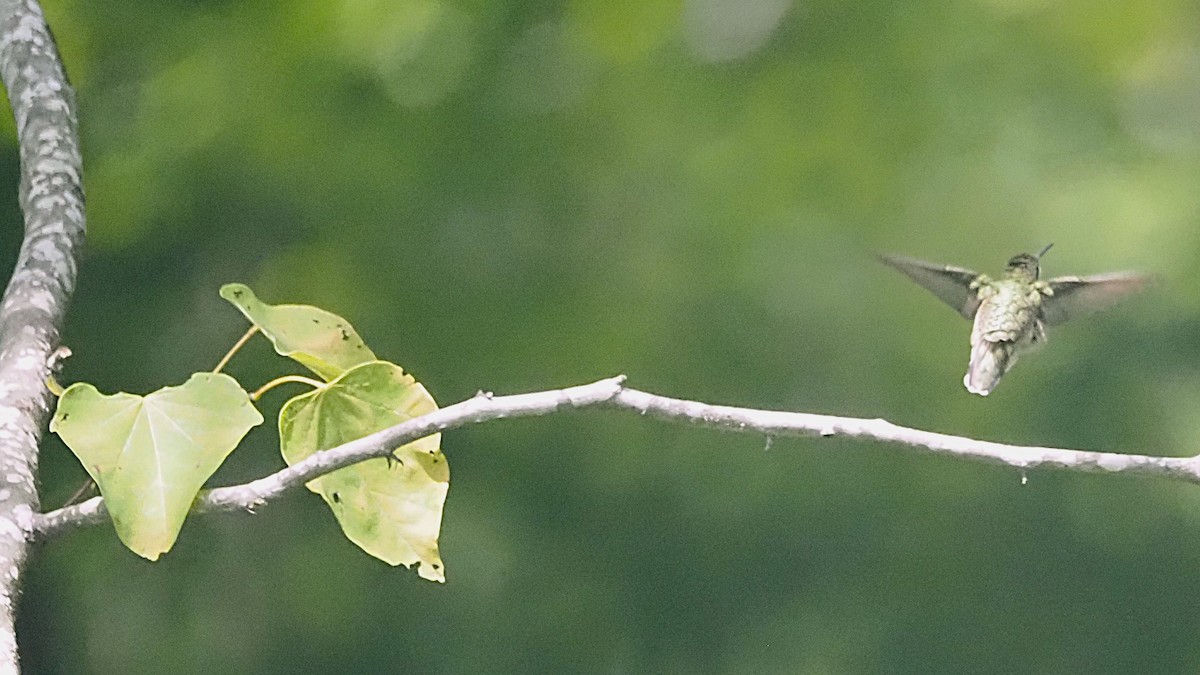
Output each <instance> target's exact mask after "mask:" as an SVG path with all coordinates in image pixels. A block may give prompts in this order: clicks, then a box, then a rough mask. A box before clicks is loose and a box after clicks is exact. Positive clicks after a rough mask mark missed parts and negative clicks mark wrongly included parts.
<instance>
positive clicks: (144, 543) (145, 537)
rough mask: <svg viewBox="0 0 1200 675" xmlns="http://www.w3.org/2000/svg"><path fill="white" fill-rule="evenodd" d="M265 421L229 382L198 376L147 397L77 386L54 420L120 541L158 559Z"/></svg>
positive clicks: (70, 389)
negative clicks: (203, 491)
mask: <svg viewBox="0 0 1200 675" xmlns="http://www.w3.org/2000/svg"><path fill="white" fill-rule="evenodd" d="M262 421H263V418H262V415H260V414H259V412H258V410H256V409H255V408H254V405H253V404H251V403H250V397H249V396H248V395H247V394H246V392H245V391H244V390H243V389H242V388H241V387H240V386H239V385H238V383H237V381H236V380H234V379H233V378H232V377H229V376H228V375H220V374H214V373H196V374H195V375H192V377H191V378H190V379H189V380H188V381H187V382H186V383H184V384H183V385H181V386H178V387H166V388H163V389H159V390H158V391H156V392H154V393H153V394H150V395H148V396H135V395H133V394H126V393H119V394H113V395H111V396H106V395H104V394H101V393H100V392H99V391H97V390H96V388H95V387H93V386H92V385H90V384H85V383H77V384H73V385H71V386H70V387H68V388H67V390H66V391H64V392H63V394H62V396H60V397H59V399H58V409H57V411H56V412H55V413H54V419H53V420H51V421H50V430H51V431H53V432H55V433H57V434H58V435H59V437H61V438H62V439H63V442H64V443H66V444H67V446H68V447H70V448H71V451H72V452H74V453H75V456H76V457H78V458H79V461H80V462H82V463H83V466H84V468H85V469H87V472H88V473H89V474H90V475H91V476H92V479H93V480H95V481H96V485H97V486H99V487H100V493H101V494H102V495H104V504H105V506H106V507H107V508H108V512H109V514H110V515H111V516H112V520H113V525H115V526H116V529H117V536H119V537H120V538H121V541H123V542H124V543H125V545H126V546H128V547H129V548H130V550H132V551H133V552H134V553H137V554H138V555H140V556H142V557H145V558H149V559H150V560H157V559H158V556H159V555H161V554H163V553H166V552H167V551H169V550H170V549H171V546H172V545H173V544H174V543H175V538H176V537H177V536H178V534H179V529H180V528H181V527H183V520H184V518H185V517H186V516H187V512H188V509H190V508H191V505H192V502H193V501H194V500H195V498H196V494H197V493H198V492H199V491H200V488H201V487H202V486H203V485H204V482H205V481H206V480H208V478H209V476H212V474H213V472H215V471H216V470H217V467H219V466H221V463H222V462H223V461H225V458H226V457H227V456H229V453H230V452H233V449H234V448H235V447H237V444H238V443H239V442H240V441H241V440H242V437H243V436H245V435H246V432H248V431H250V429H251V428H252V427H255V426H257V425H259V424H262Z"/></svg>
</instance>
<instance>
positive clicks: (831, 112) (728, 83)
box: [0, 0, 1200, 673]
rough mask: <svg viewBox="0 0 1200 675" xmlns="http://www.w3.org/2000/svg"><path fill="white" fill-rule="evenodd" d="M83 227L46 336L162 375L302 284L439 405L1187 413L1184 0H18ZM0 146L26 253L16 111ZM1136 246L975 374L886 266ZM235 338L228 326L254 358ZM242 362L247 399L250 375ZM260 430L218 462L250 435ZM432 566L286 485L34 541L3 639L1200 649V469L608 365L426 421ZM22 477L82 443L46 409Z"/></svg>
mask: <svg viewBox="0 0 1200 675" xmlns="http://www.w3.org/2000/svg"><path fill="white" fill-rule="evenodd" d="M45 4H46V11H47V15H48V17H49V20H50V22H51V25H52V27H53V28H54V30H55V33H56V35H57V37H58V40H59V44H60V47H61V50H62V53H63V55H64V58H65V61H66V64H67V66H68V69H69V71H70V73H71V76H72V78H73V81H74V83H75V84H76V86H77V88H78V93H79V103H80V109H81V113H80V115H81V125H82V135H83V147H84V154H85V166H86V176H85V182H86V187H87V194H88V207H89V225H90V227H89V252H88V257H87V260H86V264H85V265H84V267H83V268H82V273H81V279H80V287H79V291H78V293H77V295H76V299H75V302H74V304H73V308H72V313H71V317H70V323H69V325H68V327H67V340H68V344H69V345H70V346H71V348H72V349H73V350H74V352H75V356H74V357H73V358H72V360H71V361H69V362H68V364H67V368H66V371H65V373H64V380H65V381H71V380H87V381H90V382H95V383H97V384H98V385H100V386H101V387H102V388H104V389H105V390H118V389H121V390H126V391H142V392H148V391H152V390H154V389H157V388H158V387H160V386H163V385H167V384H174V383H178V382H181V381H183V379H185V378H186V376H187V375H188V374H190V373H191V372H193V371H194V370H198V369H203V368H209V367H211V366H212V364H215V362H216V361H217V359H219V358H220V356H221V355H222V354H223V353H224V352H225V350H226V349H227V348H228V347H229V345H230V344H232V342H233V341H234V340H236V339H237V337H238V336H239V335H240V334H241V332H242V331H243V330H244V322H243V321H242V319H241V317H239V316H237V313H236V311H234V310H232V309H231V308H230V307H229V306H228V305H227V304H226V303H224V302H223V301H222V300H221V299H220V298H219V297H218V296H217V289H218V288H219V287H220V286H221V284H223V283H225V282H229V281H241V282H245V283H249V284H251V285H252V286H254V287H255V288H256V289H258V290H259V291H260V292H261V295H262V296H263V298H264V299H265V300H267V301H269V302H303V303H310V304H315V305H319V306H321V307H326V308H329V309H330V310H332V311H335V312H337V313H338V314H340V315H342V316H345V317H346V318H347V319H349V320H350V321H351V322H353V323H354V325H355V326H356V327H357V328H358V329H359V331H360V332H361V333H362V334H363V336H364V337H365V338H366V339H367V341H368V342H370V344H372V346H373V347H374V348H375V350H376V351H377V352H378V353H379V354H380V356H381V357H382V358H386V359H389V360H394V361H396V362H397V363H400V364H402V365H403V366H404V367H405V369H406V370H409V371H411V372H412V373H414V374H415V375H416V377H417V378H419V379H420V381H421V382H422V383H424V384H425V385H426V386H427V387H428V388H429V390H430V391H431V392H432V393H433V395H434V396H435V397H436V398H437V399H438V401H439V402H441V403H442V404H448V403H452V402H454V401H457V400H460V399H463V398H466V397H468V396H471V395H472V394H474V393H475V392H476V391H477V390H479V389H484V390H490V391H495V392H498V393H510V392H519V391H526V390H534V389H545V388H550V387H555V386H561V385H568V384H575V383H580V382H584V381H591V380H594V379H598V378H600V377H604V376H609V375H613V374H616V373H622V372H623V373H627V374H628V375H629V376H630V382H631V384H632V385H634V386H636V387H639V388H643V389H648V390H650V391H655V392H659V393H663V394H668V395H675V396H684V397H689V398H697V399H702V400H708V401H713V402H722V403H729V404H738V405H747V406H753V407H763V408H780V409H789V410H804V411H812V412H831V413H837V414H844V415H859V416H870V417H876V416H878V417H885V418H887V419H889V420H892V421H894V422H897V423H900V424H907V425H913V426H918V427H922V428H928V429H934V430H938V431H943V432H947V433H959V434H967V435H972V436H976V437H980V438H986V439H993V440H1000V441H1007V442H1013V443H1036V444H1046V445H1059V446H1063V447H1077V448H1087V449H1094V450H1111V451H1129V452H1145V453H1154V454H1175V455H1184V454H1193V453H1195V452H1196V450H1197V447H1198V445H1200V412H1198V411H1200V407H1198V406H1200V359H1198V357H1200V322H1197V320H1196V317H1197V314H1198V312H1200V294H1198V293H1197V292H1196V291H1197V290H1198V289H1197V287H1198V285H1200V278H1198V275H1197V272H1196V270H1197V269H1198V267H1200V228H1197V227H1196V226H1195V225H1196V221H1197V218H1198V217H1200V190H1198V189H1197V186H1196V183H1197V176H1198V175H1200V115H1197V113H1196V111H1197V108H1200V32H1197V30H1196V26H1197V25H1200V8H1198V7H1197V5H1196V3H1194V2H1182V1H1180V0H1161V1H1159V2H1153V3H1128V2H1113V1H1109V0H1101V1H1100V2H1094V1H1090V0H1061V1H1060V2H1049V1H1047V0H967V1H965V2H956V3H945V2H935V1H932V0H910V1H908V2H896V1H892V2H885V1H882V0H872V1H868V2H853V3H850V2H843V1H841V0H806V1H804V2H790V1H789V0H619V1H618V0H571V1H568V2H556V3H548V2H519V1H513V0H497V1H492V2H483V1H482V0H274V1H270V0H268V1H264V2H251V3H239V2H227V1H225V2H223V1H219V0H212V1H207V2H206V1H201V0H164V1H163V2H156V3H145V2H139V1H134V0H109V1H108V2H102V3H97V2H82V1H78V0H45ZM6 124H7V125H8V127H7V129H8V133H7V134H6V136H5V137H6V138H7V142H6V144H5V145H4V146H3V148H2V154H0V182H3V183H4V184H7V185H10V186H12V188H11V189H10V191H9V192H10V196H9V197H7V198H6V201H5V202H4V203H3V204H0V209H3V217H5V218H6V219H7V220H8V221H9V223H8V225H6V226H5V227H3V228H0V237H2V238H3V241H0V244H3V248H2V249H0V251H3V255H8V256H12V255H15V245H16V241H18V236H19V232H18V230H19V228H18V224H17V223H18V218H19V215H18V213H17V210H16V206H15V198H14V197H13V196H12V194H11V193H15V186H16V180H17V156H16V148H15V145H14V144H13V141H12V138H11V136H12V134H11V122H6ZM1051 241H1052V242H1055V243H1056V244H1057V245H1056V247H1055V249H1054V251H1053V252H1052V253H1051V254H1050V255H1049V256H1048V257H1047V259H1046V261H1045V269H1046V271H1047V273H1048V274H1067V273H1092V272H1100V271H1105V270H1108V269H1119V268H1135V269H1142V270H1145V271H1147V272H1151V273H1154V274H1156V275H1158V276H1159V277H1160V279H1161V280H1162V283H1161V284H1160V285H1159V287H1158V289H1157V290H1156V291H1155V292H1154V293H1152V294H1149V295H1147V296H1146V297H1144V298H1142V299H1141V301H1139V302H1137V303H1129V304H1126V305H1124V306H1122V307H1121V308H1119V309H1117V310H1116V311H1114V312H1111V313H1109V314H1107V315H1105V316H1102V317H1097V318H1094V319H1091V320H1088V321H1086V322H1080V323H1078V324H1069V325H1067V326H1065V327H1063V328H1061V329H1059V330H1057V331H1055V332H1053V333H1052V334H1051V336H1050V345H1049V347H1047V349H1045V350H1044V351H1043V352H1042V353H1040V354H1038V355H1036V356H1033V357H1030V358H1029V359H1028V360H1027V361H1025V362H1023V363H1022V364H1021V367H1019V368H1017V369H1016V370H1015V371H1014V372H1013V373H1012V374H1011V375H1010V377H1008V378H1006V380H1005V381H1004V382H1003V383H1002V385H1001V386H1000V387H999V388H998V389H997V391H996V392H995V393H994V394H993V395H992V396H990V397H988V398H987V399H981V398H978V397H974V396H970V395H969V394H967V393H966V392H965V391H964V389H963V388H962V385H961V378H962V373H963V369H964V367H965V365H966V361H967V335H968V331H969V327H968V325H967V324H966V322H964V321H962V319H960V318H959V317H957V316H955V315H954V313H953V312H951V311H949V310H947V309H945V308H944V307H942V306H940V305H939V304H938V303H937V302H936V301H935V300H933V299H931V298H930V297H928V296H927V295H926V294H924V292H923V291H921V290H920V289H918V288H916V287H915V286H911V285H908V284H907V282H906V281H904V280H903V279H901V278H900V277H899V275H896V274H894V273H893V272H890V271H888V270H886V269H883V268H882V267H880V266H878V265H876V264H875V263H874V262H873V261H872V260H871V257H870V254H871V253H872V252H875V251H896V252H900V253H907V254H911V255H917V256H920V257H924V258H927V259H933V260H941V261H945V262H950V263H956V264H960V265H965V266H969V267H972V268H975V269H979V270H980V271H990V272H995V271H997V270H998V269H999V267H1000V266H1001V265H1002V263H1003V261H1004V260H1006V259H1007V258H1008V257H1009V256H1011V255H1012V254H1014V253H1017V252H1020V251H1028V250H1036V249H1037V248H1040V247H1041V246H1042V245H1044V244H1046V243H1048V242H1051ZM269 353H270V348H269V346H267V345H266V344H265V342H263V341H259V343H256V345H252V346H251V347H250V348H248V349H247V350H246V351H245V352H244V353H243V354H240V355H239V357H238V358H237V359H236V360H235V361H234V363H233V364H232V365H231V367H230V372H232V373H233V374H234V375H236V376H237V377H238V378H239V380H241V381H243V382H245V383H247V386H254V383H255V382H263V381H266V380H267V379H269V378H270V377H272V376H274V375H276V374H278V373H279V370H278V368H279V363H280V361H279V360H278V359H274V358H269V357H268V354H269ZM285 397H286V395H285V394H280V396H279V400H278V401H275V402H273V403H272V401H268V402H267V407H266V409H265V410H264V412H265V414H267V415H268V416H270V415H272V414H273V413H274V410H272V409H271V407H270V406H271V405H275V406H278V405H279V404H280V403H281V402H282V399H283V398H285ZM269 426H270V425H264V426H263V427H260V428H258V429H256V430H254V431H253V432H252V433H251V434H250V436H249V437H248V439H247V442H246V443H244V444H243V446H242V447H241V448H240V449H239V450H238V451H237V452H235V453H234V455H233V456H232V457H231V459H230V462H229V463H228V464H227V465H226V466H225V467H223V469H222V470H221V472H219V473H218V475H217V478H216V481H217V482H218V483H231V482H240V481H242V480H245V479H248V478H251V477H256V476H259V475H262V474H263V473H265V472H268V471H271V470H273V469H275V468H277V467H278V466H279V463H280V462H279V458H278V451H277V440H276V437H275V435H274V433H273V432H272V430H271V429H270V428H268V427H269ZM443 447H444V449H445V451H446V453H447V455H448V457H449V458H450V462H451V463H452V465H453V471H454V482H453V486H452V489H451V490H450V494H449V499H448V501H447V504H446V513H445V523H444V528H443V537H442V542H441V551H442V555H443V557H444V559H445V561H446V565H447V578H448V583H447V584H446V585H445V586H440V585H436V584H431V583H428V582H424V581H422V580H420V579H418V578H417V577H416V575H415V574H414V573H412V572H407V573H406V572H405V571H403V570H399V571H398V570H394V569H392V568H390V567H388V566H386V565H384V564H383V563H380V562H379V561H377V560H374V559H372V558H370V557H368V556H366V555H364V554H363V553H361V552H360V551H359V550H358V549H357V548H355V547H354V546H351V545H349V544H348V543H346V542H345V541H344V540H343V538H342V536H341V534H340V532H339V531H338V528H337V526H336V524H335V523H334V522H333V519H332V518H331V517H330V515H329V514H328V513H327V512H325V509H324V507H323V505H322V504H321V503H320V500H319V499H317V498H316V497H314V496H312V495H310V494H307V493H303V491H299V492H296V493H294V494H292V495H290V496H289V497H288V498H286V499H283V500H281V501H280V502H279V503H275V504H272V505H270V506H269V507H267V508H264V509H262V510H261V512H260V513H259V514H257V515H255V516H244V517H237V516H209V517H204V518H194V519H191V520H189V521H188V523H187V525H186V526H185V528H184V530H183V533H182V535H181V538H180V540H179V543H178V544H177V545H176V548H175V549H174V550H173V551H172V552H171V553H170V554H169V555H167V556H165V557H164V559H163V560H161V561H160V562H159V563H156V564H150V563H147V562H144V561H142V560H140V559H138V558H137V557H136V556H134V555H132V554H130V553H129V552H127V551H126V550H125V549H124V548H123V547H121V545H120V543H119V542H118V541H117V540H116V538H115V537H114V536H113V534H112V532H111V531H109V530H108V529H105V528H95V529H92V530H88V531H83V532H77V533H73V534H70V535H68V536H65V537H63V538H61V539H58V540H55V541H53V542H50V543H48V544H47V545H45V546H44V547H41V548H40V549H39V551H38V552H37V553H36V554H35V555H34V557H33V558H32V561H31V564H30V566H29V570H28V572H27V578H28V580H27V583H26V591H25V594H24V597H23V600H22V603H21V614H20V623H19V637H20V640H21V644H22V650H23V657H24V663H25V666H26V670H27V672H38V673H42V672H44V673H57V672H61V673H78V672H104V673H108V672H113V673H117V672H119V673H141V672H146V673H161V672H172V673H187V672H205V673H211V672H222V673H271V672H281V673H282V672H301V671H312V672H320V671H324V672H363V673H368V672H406V671H407V672H537V671H541V672H571V671H573V672H596V671H604V672H662V671H669V672H704V671H712V672H745V673H762V672H781V673H782V672H786V673H858V672H914V673H928V672H1091V673H1100V672H1114V673H1126V672H1195V671H1197V670H1200V643H1198V642H1197V641H1196V639H1195V638H1196V635H1197V634H1198V633H1200V613H1198V612H1197V611H1196V607H1198V606H1200V584H1195V583H1191V580H1192V578H1193V577H1194V576H1195V575H1196V574H1198V572H1197V570H1198V569H1200V490H1198V489H1197V488H1196V487H1194V486H1187V485H1177V484H1171V483H1167V482H1162V481H1154V480H1146V479H1140V480H1139V479H1133V478H1124V477H1116V478H1110V477H1103V476H1082V475H1065V474H1056V473H1052V472H1044V471H1038V472H1034V473H1032V474H1030V475H1029V476H1028V478H1029V481H1028V484H1027V485H1024V486H1022V485H1021V476H1020V475H1018V474H1017V472H1015V471H1013V470H1010V469H1004V468H995V467H988V466H978V465H974V464H965V463H961V462H956V461H953V460H947V459H930V458H927V457H916V456H913V455H912V454H911V453H908V452H906V451H903V450H897V449H895V448H887V447H880V446H875V445H872V444H866V443H849V442H843V441H840V440H836V439H835V440H819V439H813V440H803V441H777V442H775V443H774V444H773V446H772V447H771V449H770V451H769V452H763V440H762V439H758V438H750V437H742V436H730V435H723V434H718V433H713V432H709V431H701V430H695V429H687V428H681V427H676V426H668V425H663V424H661V423H658V422H653V421H649V420H644V419H638V418H635V417H633V418H631V417H629V416H625V415H621V414H618V413H613V412H602V411H593V412H589V413H581V414H574V415H563V416H555V417H549V418H544V419H538V420H514V421H510V422H502V423H493V424H488V425H485V426H480V427H477V428H470V429H465V430H460V431H456V432H452V433H450V434H448V435H447V436H446V437H445V439H444V441H443ZM41 475H42V487H43V494H44V502H45V504H46V505H47V506H55V505H58V504H60V503H61V502H62V501H63V500H64V499H66V497H67V496H68V495H69V494H70V493H71V492H72V491H74V489H75V488H76V487H77V485H78V483H79V481H80V480H81V478H82V476H83V471H82V469H80V468H79V467H78V466H77V464H76V463H75V462H74V460H72V459H71V458H70V456H69V454H68V453H67V452H66V450H65V449H64V448H62V447H61V446H60V445H58V444H57V442H56V441H55V440H54V439H49V440H48V441H47V444H46V448H45V451H44V453H43V460H42V472H41Z"/></svg>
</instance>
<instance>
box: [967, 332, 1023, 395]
mask: <svg viewBox="0 0 1200 675" xmlns="http://www.w3.org/2000/svg"><path fill="white" fill-rule="evenodd" d="M1016 348H1017V345H1016V343H1014V342H1007V341H1004V342H989V341H987V340H979V341H977V342H976V343H975V344H974V345H972V346H971V363H970V365H969V366H967V374H966V376H964V377H963V384H964V385H966V387H967V391H969V392H971V393H972V394H979V395H980V396H987V395H988V394H990V393H992V389H995V388H996V383H997V382H999V381H1000V377H1001V376H1002V375H1004V373H1006V372H1008V369H1009V368H1011V367H1012V366H1013V364H1014V363H1016V362H1017V358H1016Z"/></svg>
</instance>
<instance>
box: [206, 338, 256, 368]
mask: <svg viewBox="0 0 1200 675" xmlns="http://www.w3.org/2000/svg"><path fill="white" fill-rule="evenodd" d="M257 332H258V326H250V330H247V331H246V333H245V334H244V335H242V337H240V338H238V341H237V342H235V343H233V346H232V347H230V348H229V351H227V352H225V356H222V357H221V360H220V361H218V362H217V367H216V368H213V373H219V372H221V369H223V368H224V367H225V366H226V365H228V364H229V360H230V359H232V358H233V355H234V354H236V353H238V350H240V349H241V348H242V347H243V346H244V345H245V344H246V343H247V342H249V341H250V338H252V337H254V334H255V333H257Z"/></svg>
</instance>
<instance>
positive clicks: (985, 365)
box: [879, 244, 1149, 396]
mask: <svg viewBox="0 0 1200 675" xmlns="http://www.w3.org/2000/svg"><path fill="white" fill-rule="evenodd" d="M1053 245H1054V244H1050V245H1048V246H1046V247H1045V248H1043V249H1042V250H1041V252H1039V253H1038V254H1037V255H1033V254H1030V253H1019V254H1017V255H1015V256H1013V257H1012V258H1011V259H1009V261H1008V264H1007V265H1005V267H1004V274H1003V275H1001V276H1000V278H998V279H992V278H991V277H989V276H987V275H985V274H979V273H978V272H974V271H972V270H969V269H965V268H962V267H954V266H951V265H938V264H936V263H929V262H925V261H923V260H916V259H914V258H907V257H905V256H899V255H881V256H879V259H880V260H881V261H882V262H883V263H884V264H886V265H888V266H890V267H894V268H895V269H897V270H900V271H901V272H903V273H904V274H905V275H907V276H908V278H910V279H912V280H913V281H915V282H917V283H918V284H920V285H921V286H924V287H925V290H927V291H929V292H931V293H933V294H934V295H936V296H937V297H938V299H939V300H941V301H942V302H944V303H946V304H947V305H950V306H951V307H953V308H954V309H955V310H956V311H957V312H958V313H959V314H961V315H962V316H963V317H965V318H967V319H970V320H971V321H972V322H973V327H972V329H971V360H970V363H969V364H968V366H967V374H966V375H965V376H964V377H963V384H964V385H965V386H966V387H967V391H969V392H971V393H972V394H979V395H980V396H987V395H988V394H990V393H991V391H992V389H994V388H995V387H996V384H997V383H998V382H999V381H1000V378H1001V377H1002V376H1003V375H1004V374H1005V373H1007V372H1008V371H1009V369H1010V368H1012V367H1013V364H1015V363H1016V362H1017V357H1018V356H1019V355H1020V354H1022V353H1024V352H1026V351H1029V350H1030V349H1032V348H1034V347H1038V346H1041V345H1042V344H1045V342H1046V326H1052V325H1055V324H1059V323H1062V322H1064V321H1066V320H1067V319H1071V318H1074V317H1077V316H1081V315H1084V314H1089V313H1091V312H1094V311H1098V310H1101V309H1104V308H1105V307H1108V306H1109V305H1112V304H1114V303H1116V302H1117V301H1118V300H1120V299H1122V298H1124V297H1125V296H1127V295H1130V294H1132V293H1134V292H1136V291H1138V290H1141V289H1142V288H1143V287H1144V286H1145V285H1146V284H1147V283H1148V282H1149V278H1148V277H1146V276H1144V275H1141V274H1136V273H1133V272H1113V273H1110V274H1098V275H1094V276H1086V277H1077V276H1069V277H1055V278H1053V279H1041V278H1040V277H1041V259H1042V256H1043V255H1045V254H1046V252H1047V251H1049V250H1050V247H1051V246H1053Z"/></svg>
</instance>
